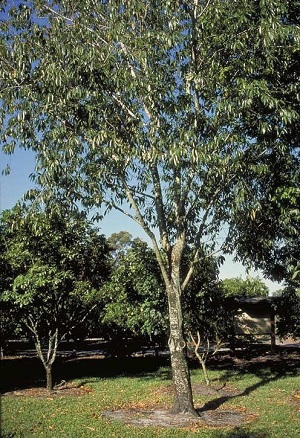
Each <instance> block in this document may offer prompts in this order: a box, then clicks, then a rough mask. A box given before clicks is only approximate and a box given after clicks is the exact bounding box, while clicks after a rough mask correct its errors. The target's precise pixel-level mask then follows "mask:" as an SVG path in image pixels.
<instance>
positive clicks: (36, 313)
mask: <svg viewBox="0 0 300 438" xmlns="http://www.w3.org/2000/svg"><path fill="white" fill-rule="evenodd" d="M50 212H51V211H49V210H47V209H46V210H39V211H35V213H34V214H33V213H32V212H31V213H30V214H28V209H26V208H22V207H21V206H20V205H17V206H16V207H15V208H14V209H13V210H11V211H5V212H4V213H3V214H2V216H1V225H2V227H3V225H4V227H3V228H5V230H6V232H5V236H4V238H5V248H4V252H3V253H2V257H3V258H4V259H5V260H6V261H7V263H8V264H9V266H10V270H11V276H10V279H9V280H10V281H9V282H7V284H6V289H5V290H4V292H3V293H2V300H3V301H5V302H8V303H11V305H12V306H13V308H14V309H17V311H18V313H19V317H20V323H21V324H22V326H23V332H25V333H26V334H29V335H30V336H31V337H32V339H33V341H34V344H35V348H36V351H37V354H38V357H39V358H40V360H41V361H42V363H43V365H44V368H45V371H46V377H47V388H48V389H49V390H52V389H53V379H52V365H53V363H54V361H55V358H56V353H57V347H58V343H59V342H60V341H61V340H62V339H63V338H64V337H66V336H67V335H69V336H71V335H72V332H73V331H74V329H75V328H78V326H80V328H81V330H84V322H85V320H86V318H87V317H88V315H89V314H90V312H91V311H92V310H93V309H94V308H95V307H96V305H95V301H94V302H93V297H94V295H95V292H96V290H97V289H98V288H100V287H101V285H102V284H103V282H104V280H105V279H106V278H107V276H108V273H109V263H108V245H107V243H106V240H105V238H104V237H103V236H101V235H99V234H98V232H97V230H96V229H94V228H92V227H91V226H90V225H89V223H88V222H87V221H86V220H85V218H84V216H83V215H82V214H79V213H76V212H67V211H65V210H62V211H61V214H58V212H57V211H56V212H54V213H51V214H50Z"/></svg>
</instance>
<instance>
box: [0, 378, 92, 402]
mask: <svg viewBox="0 0 300 438" xmlns="http://www.w3.org/2000/svg"><path fill="white" fill-rule="evenodd" d="M91 392H93V389H92V388H89V387H88V386H80V385H76V384H75V383H72V382H69V383H67V382H65V381H64V380H63V381H62V382H61V383H60V384H59V385H56V386H54V388H53V391H49V390H48V389H47V388H39V387H34V388H25V389H17V390H15V391H9V392H5V393H4V394H2V395H3V396H11V397H18V396H23V397H41V398H60V397H80V396H83V395H86V394H89V393H91Z"/></svg>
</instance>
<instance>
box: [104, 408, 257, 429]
mask: <svg viewBox="0 0 300 438" xmlns="http://www.w3.org/2000/svg"><path fill="white" fill-rule="evenodd" d="M198 413H199V418H197V417H194V416H192V415H187V414H173V413H172V412H171V411H168V410H165V409H149V410H147V409H133V408H131V409H130V408H129V409H119V410H114V411H104V412H102V415H103V416H104V417H106V418H108V419H110V420H117V421H122V422H124V423H125V424H130V425H134V426H141V427H146V426H148V427H149V426H155V427H174V428H187V427H188V428H194V427H197V426H199V427H201V426H206V427H226V426H240V425H242V424H244V423H247V422H250V421H252V420H253V419H254V416H253V415H251V414H247V413H246V412H240V411H238V410H232V409H231V410H225V409H218V410H214V411H207V412H200V411H199V410H198Z"/></svg>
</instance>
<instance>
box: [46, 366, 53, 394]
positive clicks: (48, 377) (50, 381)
mask: <svg viewBox="0 0 300 438" xmlns="http://www.w3.org/2000/svg"><path fill="white" fill-rule="evenodd" d="M45 371H46V382H47V383H46V387H47V389H48V390H49V391H53V377H52V365H46V366H45Z"/></svg>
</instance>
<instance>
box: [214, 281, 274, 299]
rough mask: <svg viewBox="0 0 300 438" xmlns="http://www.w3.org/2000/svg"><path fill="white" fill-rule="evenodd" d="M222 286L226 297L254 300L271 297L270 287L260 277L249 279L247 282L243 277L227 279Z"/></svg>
mask: <svg viewBox="0 0 300 438" xmlns="http://www.w3.org/2000/svg"><path fill="white" fill-rule="evenodd" d="M222 285H223V289H224V293H225V296H226V297H231V298H233V297H236V298H239V297H240V298H253V297H267V296H268V295H269V289H268V287H267V286H266V284H265V283H264V282H263V281H262V280H261V279H260V278H259V277H247V278H246V279H245V280H244V279H243V278H241V277H236V278H226V279H224V280H223V281H222Z"/></svg>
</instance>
